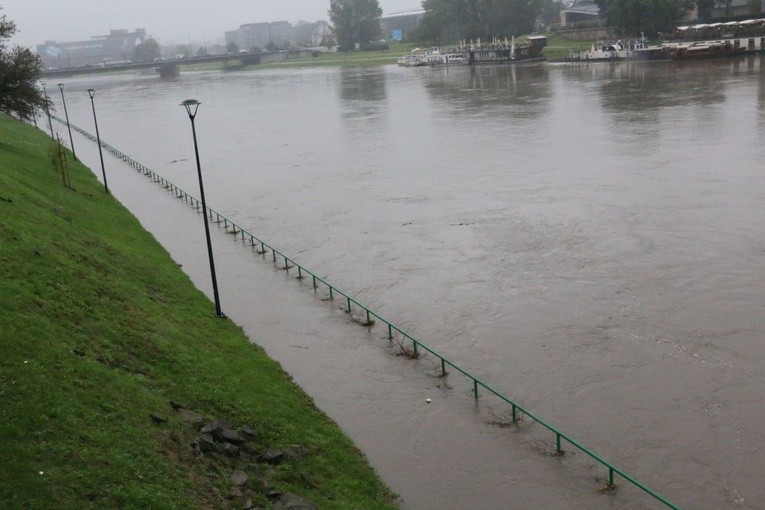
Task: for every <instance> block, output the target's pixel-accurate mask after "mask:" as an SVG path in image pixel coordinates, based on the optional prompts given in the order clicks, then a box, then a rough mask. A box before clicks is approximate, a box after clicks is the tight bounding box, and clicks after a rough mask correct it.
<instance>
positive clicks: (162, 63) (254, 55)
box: [42, 50, 313, 79]
mask: <svg viewBox="0 0 765 510" xmlns="http://www.w3.org/2000/svg"><path fill="white" fill-rule="evenodd" d="M312 52H313V50H282V51H253V52H243V53H225V54H223V55H204V56H196V57H187V58H173V59H165V60H158V61H153V62H126V63H124V64H107V65H97V66H84V67H66V68H61V69H50V70H46V71H43V73H42V75H43V76H44V77H51V78H54V77H68V76H76V75H80V74H96V73H111V72H114V71H133V70H141V69H157V70H158V71H159V74H160V76H161V77H162V78H165V79H167V78H176V77H178V76H179V75H180V66H182V65H190V64H205V63H208V62H226V63H231V64H232V65H236V64H237V63H238V65H240V66H246V65H252V64H260V63H262V62H279V61H287V60H289V59H291V58H297V57H299V56H303V55H305V54H309V53H312Z"/></svg>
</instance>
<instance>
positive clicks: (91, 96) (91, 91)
mask: <svg viewBox="0 0 765 510" xmlns="http://www.w3.org/2000/svg"><path fill="white" fill-rule="evenodd" d="M88 95H89V96H90V99H93V97H94V96H95V95H96V91H95V90H93V89H88Z"/></svg>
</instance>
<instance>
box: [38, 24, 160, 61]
mask: <svg viewBox="0 0 765 510" xmlns="http://www.w3.org/2000/svg"><path fill="white" fill-rule="evenodd" d="M146 38H147V37H146V30H144V29H143V28H137V29H135V31H134V32H130V31H128V30H111V31H110V32H109V35H99V36H94V37H91V38H90V39H88V40H86V41H72V42H56V41H46V42H45V43H44V44H38V45H37V54H38V55H40V58H41V59H42V61H43V66H45V67H46V68H48V69H62V68H72V67H81V66H96V65H101V64H108V63H122V62H127V61H129V60H130V59H131V58H132V57H133V51H134V50H135V47H136V46H138V45H139V44H142V43H143V42H144V41H145V40H146Z"/></svg>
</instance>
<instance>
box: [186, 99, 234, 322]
mask: <svg viewBox="0 0 765 510" xmlns="http://www.w3.org/2000/svg"><path fill="white" fill-rule="evenodd" d="M200 104H201V103H200V102H199V101H197V100H196V99H187V100H186V101H184V102H183V103H181V106H183V107H185V108H186V113H188V114H189V120H191V133H192V134H193V136H194V154H195V155H196V158H197V174H198V175H199V194H200V196H201V197H202V217H203V218H204V220H205V238H206V239H207V256H208V257H209V258H210V274H211V275H212V286H213V296H214V297H215V315H217V316H218V317H225V315H223V312H221V310H220V298H219V297H218V279H217V278H216V277H215V260H214V259H213V251H212V244H211V242H210V225H209V223H208V221H207V203H206V202H205V188H204V185H203V184H202V165H201V164H200V163H199V147H198V145H197V129H196V126H195V125H194V119H195V118H196V116H197V110H198V109H199V105H200Z"/></svg>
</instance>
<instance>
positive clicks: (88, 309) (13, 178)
mask: <svg viewBox="0 0 765 510" xmlns="http://www.w3.org/2000/svg"><path fill="white" fill-rule="evenodd" d="M52 145H53V143H52V141H51V140H50V138H48V137H46V136H45V134H44V133H43V132H42V131H39V130H37V129H35V128H33V127H31V126H27V125H24V124H22V123H20V122H18V121H16V120H14V119H11V118H9V117H7V116H0V349H1V350H2V356H0V404H1V405H2V412H0V444H2V455H0V508H2V509H17V508H18V509H22V508H23V509H38V508H39V509H50V508H56V509H84V508H92V509H105V508H136V509H137V508H141V509H145V508H152V509H163V508H167V509H172V508H178V509H192V508H306V509H308V508H322V509H325V508H326V509H333V508H337V509H359V508H364V509H367V508H370V509H371V508H374V509H386V508H395V507H396V504H395V499H394V497H393V496H392V495H391V493H390V492H389V490H388V489H387V488H386V487H385V486H384V485H383V484H382V483H381V482H380V480H379V479H378V478H377V476H376V474H375V473H374V472H373V470H372V469H371V468H370V467H369V465H368V464H367V462H366V460H365V458H364V457H363V455H362V454H361V453H360V452H359V451H358V450H357V449H356V448H355V447H354V445H353V444H352V443H351V441H350V440H349V439H348V438H347V437H346V436H345V435H344V434H343V433H342V432H341V431H340V430H339V429H338V427H337V426H336V425H335V424H334V423H333V422H332V421H331V420H330V419H329V418H328V417H327V416H326V415H324V414H323V413H322V412H321V411H319V410H318V409H316V408H315V406H314V405H313V403H312V401H311V400H310V398H309V397H307V396H306V395H305V394H304V393H303V392H302V391H301V390H300V388H298V387H297V386H296V385H295V384H294V383H292V382H291V380H290V377H289V376H288V375H287V374H285V373H284V372H283V371H282V370H281V368H280V367H279V365H278V364H277V363H275V362H274V361H272V360H270V359H269V358H268V357H267V356H266V355H265V353H264V352H263V350H262V349H260V348H259V347H257V346H256V345H254V344H252V343H250V341H249V340H248V338H247V337H246V336H245V335H244V333H243V332H242V330H241V329H240V328H239V327H238V326H236V325H235V324H233V323H232V322H230V321H229V320H227V319H219V318H217V317H216V316H215V314H214V313H213V307H212V305H211V303H210V302H209V300H208V299H207V298H206V297H205V296H204V295H203V294H202V293H201V292H200V291H199V290H198V289H196V288H195V287H194V286H193V284H192V283H191V281H190V280H189V278H188V277H187V276H186V275H185V274H184V273H183V272H182V271H181V269H180V268H179V267H178V265H177V264H176V263H175V262H173V260H172V259H171V258H170V256H169V255H168V253H167V252H166V251H165V250H164V249H163V248H162V247H161V246H160V245H159V243H158V242H157V241H156V240H155V239H154V238H153V237H152V236H151V235H150V234H148V233H147V232H146V231H145V230H143V228H142V227H141V225H140V224H139V222H138V221H137V220H136V219H135V218H134V217H133V216H132V215H131V214H130V213H129V212H128V211H127V210H126V209H125V208H124V207H122V206H121V205H120V204H119V203H118V202H117V201H116V199H115V198H114V197H112V196H110V195H107V194H105V193H104V191H103V187H102V186H101V185H100V184H99V183H98V181H97V180H96V179H95V178H94V176H93V174H92V173H91V172H90V171H89V170H88V169H86V168H85V167H83V166H81V165H80V164H78V163H75V162H72V161H71V159H69V160H68V161H69V163H68V176H63V177H62V175H61V169H60V168H57V167H56V166H55V165H54V164H53V163H52V157H53V156H55V154H52V152H51V146H52ZM69 156H70V155H69ZM59 166H60V165H59ZM66 177H68V179H67V178H66ZM255 340H257V339H255ZM295 505H302V506H295Z"/></svg>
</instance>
